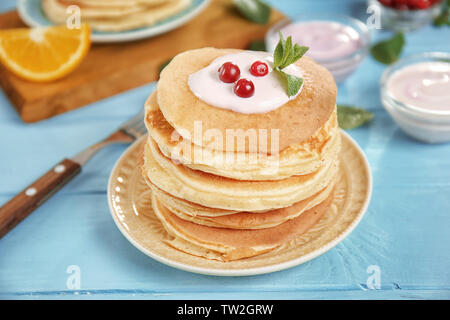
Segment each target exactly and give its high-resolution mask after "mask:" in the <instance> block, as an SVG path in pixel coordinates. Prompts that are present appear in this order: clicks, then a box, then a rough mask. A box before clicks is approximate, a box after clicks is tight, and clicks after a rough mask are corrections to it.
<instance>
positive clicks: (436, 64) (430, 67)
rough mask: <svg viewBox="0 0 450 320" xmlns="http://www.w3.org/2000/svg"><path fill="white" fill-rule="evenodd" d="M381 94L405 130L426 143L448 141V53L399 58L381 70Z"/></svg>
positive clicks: (449, 105) (449, 56) (449, 89)
mask: <svg viewBox="0 0 450 320" xmlns="http://www.w3.org/2000/svg"><path fill="white" fill-rule="evenodd" d="M380 95H381V102H382V103H383V106H384V108H385V109H386V111H387V112H388V113H389V114H390V115H391V116H392V118H393V119H394V121H395V122H396V123H397V124H398V125H399V127H400V128H401V129H402V130H403V131H404V132H405V133H406V134H408V135H410V136H412V137H414V138H416V139H418V140H420V141H423V142H428V143H439V142H449V141H450V53H446V52H428V53H422V54H418V55H414V56H410V57H406V58H403V59H401V60H399V61H398V62H396V63H395V64H393V65H392V66H390V67H389V68H388V69H387V70H386V71H385V72H384V73H383V76H382V78H381V89H380Z"/></svg>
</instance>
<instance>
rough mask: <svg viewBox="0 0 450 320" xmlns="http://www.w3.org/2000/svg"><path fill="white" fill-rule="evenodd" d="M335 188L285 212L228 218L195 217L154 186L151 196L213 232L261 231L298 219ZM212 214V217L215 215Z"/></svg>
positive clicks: (234, 215) (176, 212) (183, 206)
mask: <svg viewBox="0 0 450 320" xmlns="http://www.w3.org/2000/svg"><path fill="white" fill-rule="evenodd" d="M334 185H335V183H334V182H333V183H331V184H330V185H328V186H327V187H326V188H325V189H323V190H321V191H319V192H318V193H317V194H315V195H313V196H311V197H309V198H307V199H305V200H302V201H300V202H297V203H294V204H293V205H292V206H289V207H286V208H281V209H275V210H269V211H265V212H258V213H255V212H238V213H233V212H229V213H228V214H227V215H218V216H212V215H211V212H207V213H208V215H198V214H196V213H197V212H198V211H200V210H197V211H194V212H193V211H191V210H190V209H191V207H192V206H197V207H199V206H198V205H195V204H193V203H187V204H186V201H185V200H182V199H178V198H175V197H173V196H171V195H170V194H168V193H167V192H164V191H162V190H161V189H158V188H157V187H155V186H153V187H152V192H153V194H154V195H155V196H156V198H157V199H158V200H159V201H160V202H161V203H163V204H164V206H165V207H166V208H167V209H169V210H170V211H171V212H172V213H174V214H176V215H177V216H178V217H179V218H181V219H183V220H186V221H190V222H193V223H197V224H200V225H204V226H209V227H216V228H230V229H263V228H272V227H275V226H277V225H279V224H281V223H284V222H286V221H288V220H290V219H294V218H297V217H298V216H300V215H301V214H303V213H304V212H305V211H307V210H309V209H311V208H313V207H315V206H317V205H318V204H320V203H321V202H323V201H325V199H327V198H328V197H329V196H330V194H332V192H333V190H334ZM201 209H203V211H211V210H217V209H211V208H207V207H201ZM212 213H214V211H213V212H212Z"/></svg>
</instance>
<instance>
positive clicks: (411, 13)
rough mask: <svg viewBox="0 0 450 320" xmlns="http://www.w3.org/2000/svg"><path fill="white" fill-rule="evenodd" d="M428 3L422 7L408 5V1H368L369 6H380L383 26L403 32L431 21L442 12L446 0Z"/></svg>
mask: <svg viewBox="0 0 450 320" xmlns="http://www.w3.org/2000/svg"><path fill="white" fill-rule="evenodd" d="M403 2H404V3H403ZM400 3H403V4H400ZM415 3H418V1H416V2H415ZM427 3H428V4H427V6H426V8H425V7H424V8H420V7H417V6H411V5H408V4H407V1H395V0H391V1H389V0H381V1H380V0H369V1H368V5H369V6H371V7H377V8H378V9H377V11H378V12H379V13H380V17H381V27H382V28H387V29H391V30H394V31H401V32H409V31H413V30H416V29H419V28H422V27H423V26H425V25H427V24H429V23H431V21H433V19H435V18H436V17H437V16H438V15H439V14H440V13H441V12H442V10H443V8H444V3H445V1H442V0H433V1H431V0H429V1H428V2H427ZM387 4H390V5H387Z"/></svg>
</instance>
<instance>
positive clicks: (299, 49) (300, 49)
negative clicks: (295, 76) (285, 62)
mask: <svg viewBox="0 0 450 320" xmlns="http://www.w3.org/2000/svg"><path fill="white" fill-rule="evenodd" d="M308 49H309V47H305V46H300V45H298V44H295V45H294V57H293V61H294V62H295V61H297V60H298V59H300V58H301V57H303V55H304V54H305V53H306V51H308Z"/></svg>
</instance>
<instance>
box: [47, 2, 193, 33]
mask: <svg viewBox="0 0 450 320" xmlns="http://www.w3.org/2000/svg"><path fill="white" fill-rule="evenodd" d="M191 1H192V0H43V1H42V10H43V11H44V13H45V14H46V16H47V17H48V18H49V19H50V20H51V21H52V22H54V23H56V24H65V23H66V20H67V18H68V17H69V16H70V12H67V8H68V7H70V6H72V5H76V6H78V7H79V8H80V10H81V21H82V22H85V23H88V24H89V25H90V27H91V28H92V29H93V30H97V31H111V32H114V31H124V30H129V29H135V28H140V27H144V26H149V25H152V24H155V23H157V22H159V21H161V20H163V19H166V18H168V17H170V16H172V15H175V14H177V13H179V12H180V11H182V10H184V9H185V8H187V7H188V6H189V4H190V3H191Z"/></svg>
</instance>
